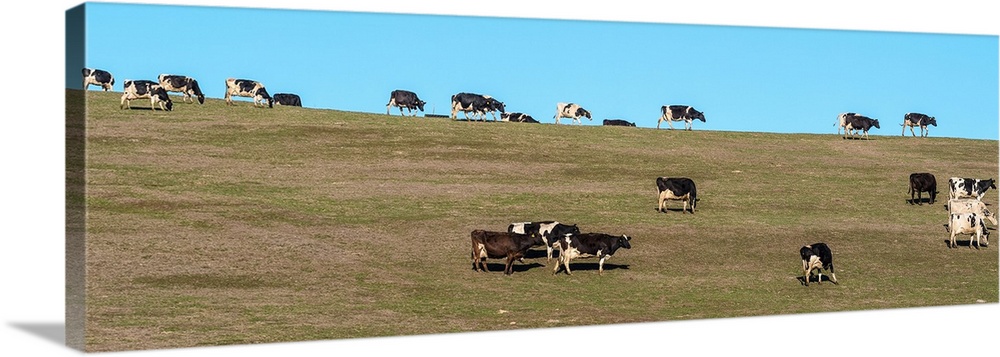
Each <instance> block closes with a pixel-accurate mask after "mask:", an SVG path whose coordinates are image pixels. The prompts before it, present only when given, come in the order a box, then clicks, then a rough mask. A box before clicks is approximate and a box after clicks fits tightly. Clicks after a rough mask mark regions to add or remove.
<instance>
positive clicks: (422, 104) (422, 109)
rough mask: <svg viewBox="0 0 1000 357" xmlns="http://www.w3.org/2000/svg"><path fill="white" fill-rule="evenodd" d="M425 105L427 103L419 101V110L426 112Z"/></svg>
mask: <svg viewBox="0 0 1000 357" xmlns="http://www.w3.org/2000/svg"><path fill="white" fill-rule="evenodd" d="M424 104H427V102H425V101H422V100H419V99H417V108H420V111H424Z"/></svg>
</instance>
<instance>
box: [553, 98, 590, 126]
mask: <svg viewBox="0 0 1000 357" xmlns="http://www.w3.org/2000/svg"><path fill="white" fill-rule="evenodd" d="M580 117H587V120H594V118H593V117H591V116H590V112H589V111H587V110H586V109H583V107H581V106H579V105H578V104H575V103H556V115H555V116H553V118H556V124H559V118H570V119H573V122H574V123H577V124H583V123H582V122H581V121H580Z"/></svg>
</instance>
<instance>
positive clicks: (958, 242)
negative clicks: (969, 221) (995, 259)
mask: <svg viewBox="0 0 1000 357" xmlns="http://www.w3.org/2000/svg"><path fill="white" fill-rule="evenodd" d="M982 243H983V244H982V245H978V244H976V238H975V237H973V238H972V239H965V240H962V239H960V238H959V237H955V248H961V247H971V248H976V249H986V248H989V247H990V246H989V244H987V243H986V242H982ZM950 245H951V238H948V239H945V240H944V246H945V247H946V248H948V247H949V246H950Z"/></svg>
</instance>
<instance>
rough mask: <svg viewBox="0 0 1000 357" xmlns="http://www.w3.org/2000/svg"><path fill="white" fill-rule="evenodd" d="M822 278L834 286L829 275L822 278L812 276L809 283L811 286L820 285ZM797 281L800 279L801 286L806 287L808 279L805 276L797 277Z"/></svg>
mask: <svg viewBox="0 0 1000 357" xmlns="http://www.w3.org/2000/svg"><path fill="white" fill-rule="evenodd" d="M820 278H822V279H823V281H824V282H826V281H828V282H830V284H831V285H833V281H832V280H830V276H829V275H827V274H823V276H822V277H820V276H818V275H813V276H810V277H809V283H810V284H812V283H819V282H820ZM795 279H798V281H799V284H802V285H806V277H805V276H800V277H796V278H795Z"/></svg>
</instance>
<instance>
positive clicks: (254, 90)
mask: <svg viewBox="0 0 1000 357" xmlns="http://www.w3.org/2000/svg"><path fill="white" fill-rule="evenodd" d="M234 95H235V96H237V97H249V98H253V105H254V106H255V107H256V106H260V107H263V106H264V101H265V100H266V101H267V107H268V108H274V99H273V98H271V95H270V94H267V89H264V85H263V84H261V83H260V82H257V81H254V80H249V79H235V78H227V79H226V104H229V105H234V104H233V99H232V96H234Z"/></svg>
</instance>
